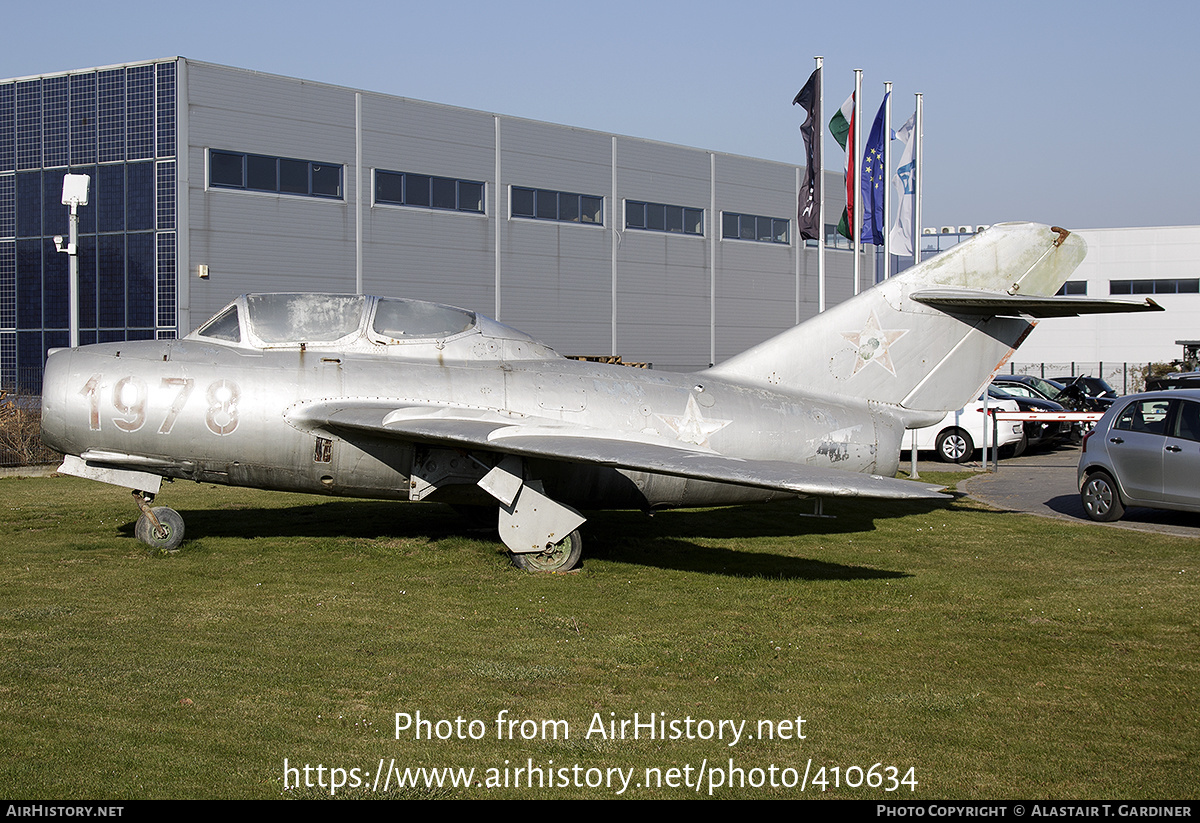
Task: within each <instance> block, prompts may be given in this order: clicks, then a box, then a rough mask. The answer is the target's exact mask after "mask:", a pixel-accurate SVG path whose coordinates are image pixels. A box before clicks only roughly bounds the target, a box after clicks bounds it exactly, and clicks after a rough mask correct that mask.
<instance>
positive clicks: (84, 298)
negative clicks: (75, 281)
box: [79, 235, 96, 329]
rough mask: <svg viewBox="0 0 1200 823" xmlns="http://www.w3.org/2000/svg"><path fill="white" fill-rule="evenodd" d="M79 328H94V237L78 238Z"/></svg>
mask: <svg viewBox="0 0 1200 823" xmlns="http://www.w3.org/2000/svg"><path fill="white" fill-rule="evenodd" d="M79 327H80V328H84V329H94V328H96V237H95V235H91V236H88V235H84V236H83V237H80V238H79Z"/></svg>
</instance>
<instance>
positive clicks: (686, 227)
mask: <svg viewBox="0 0 1200 823" xmlns="http://www.w3.org/2000/svg"><path fill="white" fill-rule="evenodd" d="M625 228H628V229H646V230H647V231H664V232H672V233H679V234H695V235H702V234H704V210H703V209H689V208H687V207H685V206H669V205H666V204H663V203H640V202H637V201H635V200H627V201H626V202H625Z"/></svg>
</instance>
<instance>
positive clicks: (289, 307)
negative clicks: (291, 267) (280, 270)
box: [246, 294, 366, 345]
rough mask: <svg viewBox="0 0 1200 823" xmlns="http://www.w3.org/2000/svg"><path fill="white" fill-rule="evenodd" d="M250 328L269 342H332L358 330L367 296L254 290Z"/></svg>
mask: <svg viewBox="0 0 1200 823" xmlns="http://www.w3.org/2000/svg"><path fill="white" fill-rule="evenodd" d="M246 305H247V307H248V308H249V309H250V329H251V331H252V332H253V333H254V336H255V337H257V338H258V339H259V340H261V341H262V342H263V343H265V344H267V345H271V344H278V343H332V342H333V341H335V340H340V339H341V338H343V337H345V336H346V335H349V334H353V333H354V332H356V331H357V330H358V327H359V325H360V323H361V322H362V314H363V307H364V306H365V305H366V298H365V297H363V296H362V295H353V294H252V295H249V296H248V297H247V298H246Z"/></svg>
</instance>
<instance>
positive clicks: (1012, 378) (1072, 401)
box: [993, 374, 1112, 412]
mask: <svg viewBox="0 0 1200 823" xmlns="http://www.w3.org/2000/svg"><path fill="white" fill-rule="evenodd" d="M993 384H994V385H996V386H999V387H1000V388H1001V389H1003V390H1004V391H1008V390H1009V389H1008V388H1006V387H1007V386H1010V385H1021V386H1025V387H1027V388H1030V389H1033V390H1035V391H1036V392H1037V393H1038V394H1040V395H1042V396H1043V397H1045V398H1046V399H1047V400H1053V401H1054V402H1055V403H1059V404H1060V405H1062V406H1065V407H1066V408H1067V409H1070V410H1071V411H1098V412H1105V411H1108V407H1109V406H1111V405H1112V399H1111V398H1108V397H1089V396H1088V395H1087V394H1086V393H1085V392H1084V390H1083V388H1082V387H1081V386H1079V385H1074V386H1066V385H1064V384H1062V383H1059V382H1058V381H1057V380H1047V379H1045V378H1044V377H1034V376H1033V375H1031V374H1000V375H997V376H996V378H995V380H994V381H993Z"/></svg>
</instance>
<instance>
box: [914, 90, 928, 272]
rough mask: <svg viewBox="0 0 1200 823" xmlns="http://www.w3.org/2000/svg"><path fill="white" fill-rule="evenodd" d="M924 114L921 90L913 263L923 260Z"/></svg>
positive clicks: (916, 124) (916, 122)
mask: <svg viewBox="0 0 1200 823" xmlns="http://www.w3.org/2000/svg"><path fill="white" fill-rule="evenodd" d="M923 118H924V115H923V114H922V112H921V92H917V116H916V119H915V120H914V121H913V139H914V140H916V141H917V143H916V149H915V150H914V151H913V163H914V165H915V166H916V168H915V169H913V187H914V188H913V193H914V196H913V265H914V266H915V265H916V264H917V263H920V262H921V195H922V194H924V189H925V187H924V186H923V185H922V184H921V176H922V175H923V174H924V172H925V163H924V157H923V156H922V150H921V143H922V142H924V141H923V140H922V135H923V134H924V129H923V127H922V120H923Z"/></svg>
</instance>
